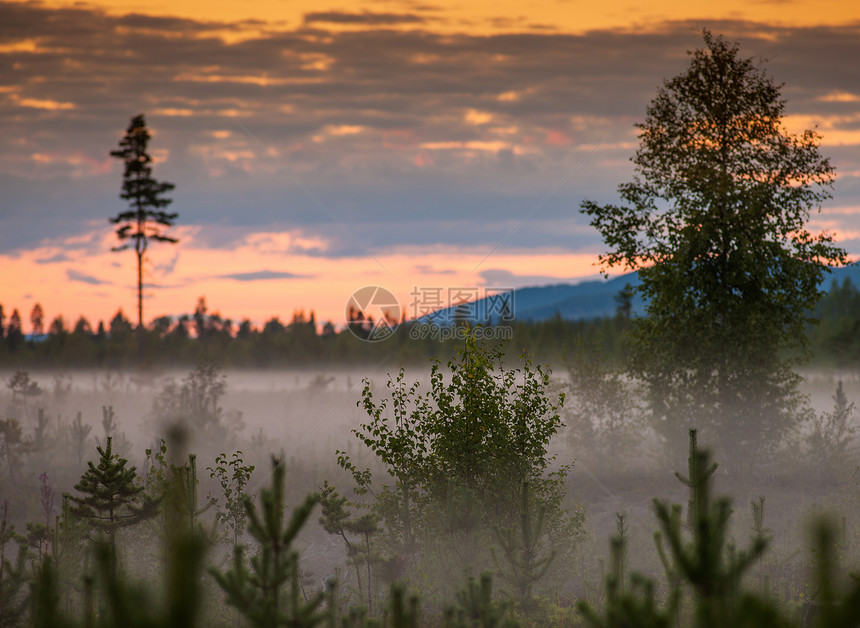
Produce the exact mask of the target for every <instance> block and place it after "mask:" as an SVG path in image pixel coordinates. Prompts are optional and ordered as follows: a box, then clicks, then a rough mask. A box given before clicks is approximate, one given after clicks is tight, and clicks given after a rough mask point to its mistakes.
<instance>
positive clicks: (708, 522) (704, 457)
mask: <svg viewBox="0 0 860 628" xmlns="http://www.w3.org/2000/svg"><path fill="white" fill-rule="evenodd" d="M688 469H689V475H688V477H686V478H685V477H683V476H681V475H680V474H678V475H677V477H678V479H679V480H680V481H681V482H682V483H683V484H684V485H685V486H687V487H688V489H689V492H690V501H689V505H688V512H687V521H688V525H689V530H690V535H689V537H690V538H689V539H687V538H685V535H684V533H683V530H682V528H681V527H680V526H679V525H678V516H677V515H676V514H675V513H674V512H673V509H672V508H671V507H669V506H668V505H666V504H665V503H663V502H661V501H660V500H657V499H655V500H654V509H655V511H656V514H657V521H658V523H659V524H660V531H661V534H662V537H663V538H665V540H666V543H667V545H668V548H669V556H670V561H671V568H672V571H673V572H675V573H677V574H679V575H680V577H681V578H682V579H683V581H684V582H686V583H687V584H688V585H689V586H690V587H691V589H692V591H693V597H694V600H693V603H694V608H695V611H694V623H695V625H696V626H700V627H702V628H705V627H708V626H713V627H714V628H717V627H719V626H727V625H732V624H733V623H734V622H735V621H736V620H737V619H738V617H737V616H736V615H737V613H738V608H739V606H738V603H739V597H741V596H740V591H741V583H742V580H743V577H744V574H745V573H746V572H747V571H748V570H749V569H750V567H751V566H752V565H753V563H754V562H755V561H756V560H757V559H758V558H759V557H760V556H761V555H762V554H763V552H764V551H765V547H766V545H767V541H766V539H765V538H763V537H762V536H759V537H754V538H753V539H752V541H751V543H752V544H751V546H750V548H749V549H748V550H746V551H741V550H738V549H736V548H735V547H734V546H731V545H730V542H729V537H728V534H729V529H728V526H729V518H730V517H731V514H732V509H731V504H730V502H729V500H728V499H726V498H717V499H714V498H712V497H711V489H712V481H711V477H712V475H713V473H714V471H715V470H716V465H715V464H714V463H712V462H711V461H710V456H709V454H708V452H707V451H703V450H701V449H699V448H698V445H697V443H696V432H695V430H690V454H689V458H688Z"/></svg>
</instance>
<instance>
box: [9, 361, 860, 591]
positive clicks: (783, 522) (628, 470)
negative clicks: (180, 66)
mask: <svg viewBox="0 0 860 628" xmlns="http://www.w3.org/2000/svg"><path fill="white" fill-rule="evenodd" d="M386 370H387V369H383V368H379V369H377V370H376V371H373V370H371V369H367V370H364V371H361V370H358V371H350V372H346V371H315V370H311V369H308V370H302V371H259V372H254V371H227V372H222V371H221V370H220V369H218V368H217V367H214V366H212V365H204V366H201V367H198V369H196V370H195V371H192V372H187V371H173V372H168V371H165V372H159V373H144V374H141V373H139V372H111V371H90V372H53V373H50V372H37V373H31V374H27V375H26V376H24V374H21V373H18V374H17V375H16V373H14V372H6V373H0V381H3V382H8V383H9V386H5V385H4V386H3V387H2V389H0V407H2V408H3V409H4V417H5V418H7V419H12V418H16V419H18V422H19V424H20V426H21V428H22V434H21V436H20V438H18V439H17V443H18V444H19V445H20V446H18V447H17V448H16V437H15V436H14V434H13V433H12V432H11V431H9V429H8V427H9V423H8V422H7V423H5V424H4V425H5V426H6V428H4V429H6V431H5V432H4V437H5V440H4V441H3V446H4V449H3V450H2V451H0V460H2V467H0V489H1V490H2V500H3V501H4V502H8V519H9V520H10V521H11V522H13V523H15V524H16V526H17V528H18V529H19V530H24V529H26V524H27V522H31V521H40V520H41V521H45V520H46V515H48V514H51V515H56V514H57V513H58V512H59V507H60V501H61V497H60V496H61V495H62V494H63V493H67V492H72V493H74V490H73V486H74V484H75V483H76V482H77V481H78V480H79V478H80V477H81V474H82V473H83V471H84V470H85V469H86V461H87V460H96V459H97V457H98V454H97V452H96V445H97V444H98V443H102V444H104V442H105V436H106V435H110V436H112V442H113V447H114V451H118V452H119V453H120V454H121V455H122V456H123V457H126V458H128V460H129V462H130V464H133V465H135V466H136V467H137V469H138V473H139V474H141V475H143V474H144V473H145V472H146V470H147V468H149V466H148V465H151V463H152V458H151V457H150V459H149V460H147V457H146V455H145V453H144V450H145V449H147V448H150V449H153V450H155V451H157V450H158V447H159V443H160V439H161V438H166V437H167V434H168V432H169V431H170V426H171V425H174V424H176V423H177V421H178V422H179V423H180V424H183V425H184V427H185V428H186V432H187V434H188V436H189V438H188V439H187V441H186V443H185V449H186V450H187V451H189V452H195V453H196V454H197V455H198V469H199V477H200V488H199V492H200V494H201V496H206V495H211V496H212V497H214V498H215V499H219V498H220V499H221V500H222V501H223V496H222V495H221V493H220V491H221V489H220V487H219V485H218V482H217V478H213V477H210V470H207V468H210V467H211V468H214V467H216V466H217V465H216V462H215V460H216V456H218V455H219V454H222V453H224V454H227V456H228V457H229V456H231V455H233V454H234V452H242V453H241V454H240V455H241V458H242V460H243V463H244V464H245V465H254V466H255V467H256V468H255V470H254V471H253V473H252V474H251V477H250V480H249V482H248V485H247V487H246V491H247V492H248V493H249V494H252V495H255V494H258V493H259V491H260V490H261V488H262V487H265V486H266V485H267V484H268V482H269V481H270V479H271V471H270V456H271V455H276V456H283V457H284V459H285V460H286V463H287V501H288V503H289V504H292V505H295V504H298V503H299V502H300V501H301V500H302V499H303V498H304V497H305V496H306V495H307V494H309V493H312V492H316V491H319V490H320V489H321V487H322V486H323V483H324V481H328V482H329V483H330V484H331V485H333V486H335V487H337V488H338V490H339V491H340V492H341V493H342V494H344V495H346V496H349V497H351V498H352V497H355V496H354V494H353V489H354V488H355V486H354V482H353V478H352V477H351V476H350V474H349V473H347V472H346V471H345V470H344V469H342V468H340V467H339V466H338V464H337V455H336V451H338V450H340V451H344V452H349V454H350V456H351V460H352V462H353V463H354V464H355V466H356V467H358V468H364V467H371V468H373V469H374V470H375V480H374V481H375V482H376V483H380V482H387V483H391V478H388V477H386V476H385V474H384V471H383V470H382V468H381V467H380V465H379V464H378V461H377V460H376V459H375V458H374V456H373V455H372V453H371V452H370V451H369V450H368V449H367V448H366V447H365V446H364V445H363V444H362V443H361V442H360V441H359V440H358V439H357V438H356V436H355V435H354V434H353V432H352V430H354V429H356V428H358V427H359V425H360V424H361V423H363V422H367V421H368V416H367V414H366V413H365V411H364V410H363V409H361V408H360V407H357V404H358V402H359V401H360V399H361V391H362V389H363V386H364V384H363V379H364V378H365V377H367V378H368V380H369V382H370V383H371V390H372V391H373V394H374V395H375V396H376V398H377V399H382V398H383V397H385V395H386V394H387V393H386V386H385V384H386V382H387V381H388V379H389V375H388V373H387V372H386ZM429 374H430V373H429V369H428V370H425V371H423V372H422V371H419V370H418V369H411V370H410V371H409V372H407V373H406V377H405V381H406V382H414V381H418V382H419V383H420V388H419V390H426V389H427V386H428V384H429ZM394 375H396V373H395V374H394ZM16 377H17V379H16ZM22 377H25V379H23V380H22ZM839 381H842V382H843V386H844V392H845V394H846V395H847V397H848V399H849V400H853V399H855V398H858V395H860V380H858V378H857V376H856V374H854V373H850V374H849V373H837V372H814V373H813V372H810V373H806V374H805V379H804V384H803V387H802V388H803V392H804V393H805V394H807V395H808V398H809V401H810V405H811V407H812V408H813V409H814V410H815V412H816V413H818V414H826V413H827V412H830V411H832V408H833V404H834V400H833V396H834V391H835V390H836V387H837V383H838V382H839ZM13 384H14V386H15V387H13ZM551 389H552V390H554V391H556V392H557V391H558V390H566V391H567V393H568V400H567V403H566V406H567V407H566V408H565V410H564V411H563V413H562V419H563V421H564V422H565V424H566V425H565V426H564V427H562V428H561V430H560V431H559V433H558V434H557V435H556V436H555V437H554V438H553V440H552V441H551V443H550V452H551V453H552V454H554V455H555V456H556V458H555V461H554V462H553V463H552V464H551V468H552V469H558V468H559V467H561V466H562V465H572V467H571V468H570V471H569V474H568V475H567V477H566V478H565V480H564V492H565V495H564V505H565V507H567V508H569V509H570V511H571V513H576V516H577V517H580V518H581V517H584V532H585V535H584V536H581V537H580V538H579V541H578V546H577V547H576V548H575V552H574V555H575V557H576V558H575V564H567V565H565V568H566V569H565V570H563V572H564V573H562V574H561V575H560V576H559V578H557V579H556V580H554V581H553V583H552V586H551V587H549V588H550V589H552V590H554V594H555V595H563V596H569V597H570V599H574V598H580V599H581V598H585V599H588V598H589V596H590V595H593V594H594V591H596V590H597V589H596V588H595V587H599V582H600V578H601V573H602V570H603V569H604V561H605V560H606V558H607V549H606V548H607V543H606V540H607V538H608V537H609V536H610V535H611V534H614V533H615V532H616V523H617V521H616V517H617V514H618V513H622V514H623V515H624V520H625V522H626V523H625V525H626V526H627V533H628V536H629V539H630V540H629V547H630V558H629V561H630V563H631V565H633V566H634V567H635V568H637V569H639V570H641V571H644V572H646V573H649V574H652V575H655V576H656V575H659V573H660V567H659V563H658V561H657V558H656V552H655V550H654V543H653V539H652V534H653V532H654V530H655V525H656V524H655V521H654V516H653V507H652V502H651V500H652V498H654V497H660V498H664V499H668V500H670V501H672V502H676V503H685V500H686V495H687V493H686V489H685V488H684V487H683V486H682V485H681V484H680V483H678V482H677V480H676V479H675V477H674V476H673V473H674V472H675V471H685V470H686V456H687V452H686V451H675V452H668V453H667V452H665V451H664V449H663V447H662V446H661V444H660V443H659V442H658V439H657V438H656V436H655V435H654V433H653V432H651V431H649V430H648V429H647V427H643V423H642V417H637V416H631V417H629V422H630V423H629V425H624V424H611V419H610V420H609V423H607V419H606V418H605V417H603V418H600V417H596V416H593V417H592V420H589V417H588V416H585V415H587V414H588V412H590V411H591V410H589V408H590V407H591V406H587V405H586V406H583V403H586V402H587V403H593V402H594V400H591V401H587V400H586V401H584V399H585V397H583V396H582V391H580V393H579V394H577V387H576V385H575V382H574V385H573V386H571V376H570V374H568V373H565V372H557V373H555V374H554V375H553V379H552V385H551ZM586 397H587V395H586ZM195 404H196V405H195ZM634 405H635V404H634ZM189 407H194V408H196V412H197V415H198V418H197V419H195V418H189V417H188V416H187V415H188V414H189V413H188V411H187V409H188V408H189ZM181 408H185V411H184V414H185V415H186V416H185V417H183V416H182V415H183V411H182V410H181ZM594 412H596V411H594ZM201 413H202V415H203V416H205V418H203V419H200V418H199V416H201ZM192 414H193V413H192ZM79 416H80V419H78V417H79ZM856 419H857V416H856V414H855V413H853V412H852V413H851V415H850V419H849V423H848V429H847V431H846V432H845V433H843V434H841V435H840V438H841V439H842V441H843V444H844V445H846V448H845V451H844V452H843V454H844V455H843V454H839V455H842V456H843V457H842V458H841V459H837V458H836V456H837V453H838V452H835V453H834V452H832V451H831V452H830V453H831V454H832V455H831V456H829V458H830V459H824V458H821V457H817V456H820V455H821V454H822V453H823V452H825V450H824V449H822V447H823V445H821V443H818V444H815V443H814V442H812V439H811V438H810V430H813V429H814V425H813V423H809V424H807V425H805V426H803V427H802V429H801V430H800V431H798V433H797V434H795V435H794V436H793V440H792V441H791V442H788V443H786V444H785V445H784V446H783V448H782V452H781V454H780V455H779V456H777V457H776V458H775V459H773V460H770V461H768V462H767V463H762V464H757V461H749V462H750V464H748V465H746V466H745V467H743V468H741V467H738V466H733V465H731V464H725V463H724V464H722V465H721V466H720V468H719V469H718V471H717V474H716V492H717V493H719V494H729V495H731V497H732V498H733V502H734V505H735V515H734V518H733V523H732V525H733V528H732V530H733V533H734V534H735V535H736V538H737V540H738V542H739V543H741V544H743V542H745V539H747V538H748V537H749V536H750V525H751V522H752V519H751V513H750V508H749V504H750V502H752V501H756V500H758V498H759V496H764V497H766V520H765V524H766V526H767V527H768V528H769V530H770V532H771V534H772V536H773V539H774V544H773V548H772V550H771V551H770V554H769V556H770V557H771V558H769V559H768V560H769V561H771V562H770V563H768V564H769V565H770V567H769V571H768V574H769V577H771V578H773V579H774V582H773V586H774V587H778V586H784V587H788V586H789V583H794V582H795V581H797V580H798V578H800V576H798V574H800V573H802V572H803V570H804V569H805V568H806V565H807V563H806V560H807V557H806V556H805V555H804V554H803V552H802V551H801V550H802V548H803V547H804V546H805V545H804V544H805V541H804V539H805V538H806V537H805V535H806V533H807V528H806V526H807V524H808V522H809V520H810V518H811V517H812V516H813V515H814V514H815V513H820V512H824V511H826V510H832V511H834V512H836V513H838V515H837V516H838V517H840V518H841V519H840V521H841V522H842V535H843V536H842V539H841V542H842V543H843V546H842V547H843V549H844V558H845V559H847V560H848V561H851V560H852V559H854V558H857V555H858V548H860V505H858V498H857V496H856V492H855V491H853V490H852V488H851V487H852V486H853V483H855V482H856V465H855V463H854V460H855V456H854V443H853V442H851V441H852V431H851V430H852V429H853V428H854V426H856V423H857V421H856ZM78 420H79V421H80V424H78V425H76V423H77V422H78ZM195 421H196V422H195ZM601 422H602V423H601ZM622 423H623V422H622ZM87 427H89V428H90V429H89V430H87V429H86V428H87ZM84 432H86V433H85V434H84ZM700 443H701V444H702V445H704V446H706V447H707V446H708V441H707V437H706V436H702V437H701V440H700ZM816 447H818V450H816ZM169 453H170V452H169ZM173 453H175V452H173ZM715 453H716V456H717V461H720V455H719V454H720V452H715ZM40 476H41V478H40ZM46 485H48V486H49V487H50V489H51V491H52V496H51V497H50V498H49V500H48V503H46V498H45V494H44V487H45V486H46ZM201 499H202V497H201ZM358 499H359V501H361V500H362V499H364V501H365V502H366V501H367V499H366V496H365V497H364V498H361V497H358ZM48 510H49V511H50V513H48V512H46V511H48ZM214 512H215V511H214V510H213V511H212V512H210V513H209V514H207V515H204V518H206V517H211V516H213V515H214ZM48 520H49V518H48ZM300 546H301V547H302V548H303V554H302V557H303V568H304V569H305V570H306V571H307V573H306V574H305V577H306V579H307V581H308V586H309V587H311V588H313V587H318V586H321V585H320V583H321V582H322V581H323V579H324V578H326V577H328V576H331V575H334V574H336V573H337V574H340V576H341V578H342V579H345V581H346V582H350V581H351V580H350V578H351V577H352V575H351V574H353V573H354V572H352V571H351V569H350V567H349V565H348V557H347V554H346V550H345V547H344V544H343V543H342V542H341V540H340V538H339V537H336V536H335V535H331V534H326V533H325V532H324V531H323V530H322V529H321V527H320V526H319V525H318V524H317V522H316V516H314V517H312V520H311V523H310V524H309V525H308V526H306V528H305V530H304V531H303V532H302V535H301V537H300ZM779 583H782V584H779Z"/></svg>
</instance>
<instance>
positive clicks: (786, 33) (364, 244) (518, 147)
mask: <svg viewBox="0 0 860 628" xmlns="http://www.w3.org/2000/svg"><path fill="white" fill-rule="evenodd" d="M526 11H527V13H526ZM703 27H707V28H710V29H711V30H712V31H713V32H715V33H722V34H725V35H726V36H727V37H729V38H731V39H734V40H737V41H739V42H740V44H741V52H742V54H745V55H747V56H753V57H756V58H759V59H766V60H767V62H766V68H767V70H768V72H769V73H770V74H772V75H773V76H774V78H775V80H777V81H779V82H784V83H785V87H784V88H783V95H784V96H785V98H786V99H787V107H786V114H787V115H786V118H785V123H786V126H787V127H788V128H789V129H790V130H791V131H792V132H799V131H802V130H803V129H806V128H812V127H816V128H817V130H818V132H819V133H820V134H821V136H822V151H823V153H824V154H825V155H827V156H829V157H830V158H831V161H832V163H833V164H834V165H835V166H836V169H837V177H838V178H837V181H836V185H835V188H834V198H833V200H832V201H831V202H830V203H828V204H827V205H826V206H825V207H824V211H823V212H822V213H821V214H817V215H815V216H814V217H813V227H815V228H826V229H829V230H830V231H832V232H835V233H836V234H837V236H838V237H839V242H840V244H841V245H842V246H844V247H845V248H846V249H847V250H848V251H849V253H850V254H852V255H853V256H857V255H858V254H860V151H858V148H860V70H858V67H857V64H856V59H857V58H860V36H858V35H860V5H858V4H857V3H853V2H843V1H837V0H830V1H825V2H819V3H816V4H815V5H814V6H810V5H809V4H808V3H803V2H778V3H776V2H774V3H768V2H761V3H749V2H739V1H737V2H736V1H732V2H723V3H711V4H709V5H707V6H704V5H701V6H697V5H696V4H695V3H687V2H675V1H669V2H661V3H656V4H655V3H651V4H639V5H629V4H626V3H620V2H604V3H599V4H598V5H596V6H589V7H584V6H581V5H579V4H577V3H575V2H569V1H564V0H553V1H543V0H540V1H538V0H535V1H534V2H531V3H529V4H523V3H522V2H517V3H514V2H510V1H507V0H505V1H493V2H489V1H484V0H481V1H480V2H469V3H467V4H465V5H462V4H459V3H454V2H451V1H448V0H446V1H443V2H434V3H432V4H430V3H420V2H417V0H402V1H391V0H384V1H376V2H357V3H356V2H353V3H337V2H331V3H328V4H321V3H320V2H290V3H274V2H265V1H262V0H259V1H252V2H243V3H217V4H214V5H211V4H209V3H205V2H202V1H200V2H198V1H196V0H194V1H184V2H183V1H179V2H166V1H159V2H149V3H146V4H145V5H144V4H142V3H139V2H137V1H136V0H117V1H113V2H90V3H84V4H82V3H79V2H75V1H73V0H68V1H66V0H63V1H46V2H41V3H33V2H16V1H7V2H2V1H0V125H2V129H0V130H2V136H3V137H4V143H3V144H2V145H0V185H2V196H0V265H2V268H3V271H2V275H0V303H2V305H3V306H4V309H5V311H6V314H7V315H8V314H9V313H11V311H12V309H14V308H17V309H18V310H19V312H20V314H21V316H22V318H23V319H24V320H25V325H24V326H25V330H26V331H29V324H28V322H27V320H28V317H29V312H30V310H31V309H32V307H33V305H34V304H35V303H36V302H39V303H41V305H42V306H43V309H44V310H45V313H46V317H47V318H48V320H50V319H52V318H53V317H54V316H56V315H57V314H62V315H64V317H65V319H66V321H67V323H68V324H74V322H75V320H76V319H77V318H78V316H80V315H85V316H86V317H87V318H89V319H90V321H91V322H92V323H93V325H95V324H97V322H98V321H99V320H105V321H107V320H109V319H110V318H111V317H112V316H113V314H114V313H115V312H116V311H117V310H118V309H120V308H121V309H123V311H124V312H125V313H126V314H127V315H128V316H129V317H131V318H134V314H135V312H136V302H135V298H136V297H135V280H136V274H135V273H136V270H135V265H134V255H133V254H132V253H131V252H128V251H126V252H122V253H112V252H111V250H110V249H111V247H112V246H114V245H115V244H116V243H117V242H116V239H115V236H114V235H113V230H112V227H111V225H109V224H108V220H107V219H108V217H110V216H113V215H116V214H117V213H119V212H120V211H122V210H123V203H122V201H120V200H119V198H118V194H119V189H120V185H121V164H119V163H118V162H117V161H116V160H113V159H111V158H110V157H109V156H108V153H109V151H110V150H112V149H114V148H116V145H117V143H118V141H119V139H120V138H121V137H122V134H123V132H124V130H125V128H126V126H127V125H128V122H129V120H130V119H131V117H133V116H134V115H136V114H138V113H144V114H145V115H146V118H147V123H148V126H149V127H150V129H151V131H152V132H153V139H152V141H151V143H150V149H151V152H152V154H153V155H154V156H155V158H156V165H155V169H154V176H155V177H156V178H158V179H160V180H166V181H171V182H173V183H175V184H176V190H175V191H174V192H173V193H172V194H171V196H172V198H173V199H174V203H173V205H172V206H171V210H173V211H177V212H179V219H178V220H177V227H176V228H175V229H174V230H173V233H174V235H176V236H178V237H179V238H180V240H181V241H180V243H179V244H178V245H176V246H170V245H163V244H157V243H156V244H153V246H152V247H151V248H150V253H149V255H148V258H149V259H148V263H147V266H146V282H147V286H148V287H147V299H146V303H145V318H146V319H147V320H151V319H153V318H155V317H156V316H160V315H165V314H166V315H178V314H181V313H187V312H191V311H192V310H193V309H194V305H195V303H196V302H197V299H198V298H199V297H201V296H204V297H205V298H206V300H207V303H208V306H209V309H210V311H212V312H215V311H218V312H220V313H221V315H222V316H224V317H225V318H232V319H233V320H236V321H238V320H240V319H242V318H245V317H248V318H250V319H251V320H252V321H254V322H255V323H257V324H261V323H262V322H263V321H265V320H267V319H269V318H271V317H273V316H279V317H280V318H281V320H282V321H288V320H289V318H291V316H292V314H293V312H295V311H297V310H304V311H305V312H308V311H310V310H314V311H315V312H316V317H317V320H318V321H320V322H322V321H325V320H331V321H333V322H334V323H335V324H336V325H341V324H342V323H343V321H344V309H345V307H346V304H347V301H348V299H349V297H350V295H351V294H352V293H353V292H354V291H355V290H357V289H359V288H361V287H363V286H365V285H371V284H378V285H381V286H384V287H386V288H388V289H389V290H391V291H392V292H393V293H394V294H395V295H397V296H398V298H399V299H401V304H402V305H403V306H404V307H405V308H406V311H407V315H409V314H410V311H411V309H410V308H411V306H413V305H414V303H413V302H414V300H415V299H414V298H413V297H411V296H410V294H411V293H413V292H414V291H415V289H416V288H432V287H439V288H443V289H444V290H445V291H447V290H448V289H449V288H451V289H455V288H465V287H471V288H475V289H481V290H488V289H499V288H513V287H519V286H523V285H537V284H548V283H558V282H564V281H571V280H576V279H579V278H584V277H593V276H594V275H596V273H597V272H598V271H599V269H598V268H597V267H596V266H595V265H594V263H595V262H596V259H597V254H598V253H599V252H601V251H602V250H603V246H602V243H601V242H600V238H599V236H598V234H597V233H596V232H595V231H594V230H593V229H592V228H591V227H590V226H589V225H588V223H587V220H585V219H584V217H583V216H582V215H580V214H579V211H578V208H579V204H580V202H581V201H582V200H583V199H592V200H596V201H599V202H610V201H613V200H615V198H616V196H615V194H616V186H617V185H618V184H619V183H622V182H624V181H626V180H628V179H629V177H630V175H631V173H632V168H631V164H630V162H629V158H630V157H631V155H632V154H633V153H634V152H635V150H636V147H637V145H638V142H637V138H636V129H635V127H634V124H635V123H636V122H638V121H640V120H641V119H642V117H643V115H644V111H645V106H646V105H647V103H648V102H649V101H650V99H651V98H652V97H653V96H654V94H655V92H656V90H657V88H658V86H659V85H660V84H661V83H662V81H663V79H664V78H667V77H670V76H673V75H675V74H678V73H679V72H681V71H682V70H683V69H684V67H685V64H686V53H687V51H688V50H690V49H693V48H695V47H698V46H700V45H701V36H700V31H701V28H703Z"/></svg>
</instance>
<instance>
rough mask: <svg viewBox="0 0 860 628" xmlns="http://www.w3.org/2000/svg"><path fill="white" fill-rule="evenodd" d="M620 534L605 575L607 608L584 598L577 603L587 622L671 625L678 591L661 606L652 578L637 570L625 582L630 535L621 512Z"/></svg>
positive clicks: (618, 627) (618, 626)
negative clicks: (608, 570)
mask: <svg viewBox="0 0 860 628" xmlns="http://www.w3.org/2000/svg"><path fill="white" fill-rule="evenodd" d="M616 522H617V528H618V534H617V535H616V536H614V537H612V539H611V540H610V553H611V554H610V558H611V560H610V564H611V565H612V570H611V571H610V573H609V574H608V575H607V576H606V582H605V585H604V586H605V590H606V593H605V595H606V598H605V602H604V608H603V609H602V611H599V610H597V609H595V608H592V606H591V605H589V604H588V603H587V602H585V601H580V602H579V603H578V604H577V609H578V610H579V612H580V613H581V614H582V616H583V618H585V621H586V622H587V623H588V625H590V626H593V627H594V628H632V627H634V626H635V627H637V628H668V627H669V626H671V625H672V624H673V623H674V619H675V611H676V606H677V603H678V591H677V590H673V591H672V593H671V594H670V595H669V599H668V600H667V601H666V604H665V605H661V604H660V601H659V599H658V596H657V588H656V586H655V584H654V582H653V581H651V580H650V579H648V578H645V577H643V576H642V575H640V574H638V573H633V574H631V575H630V582H629V583H625V563H626V555H627V536H626V529H625V527H624V519H623V517H621V515H618V517H617V519H616Z"/></svg>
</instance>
